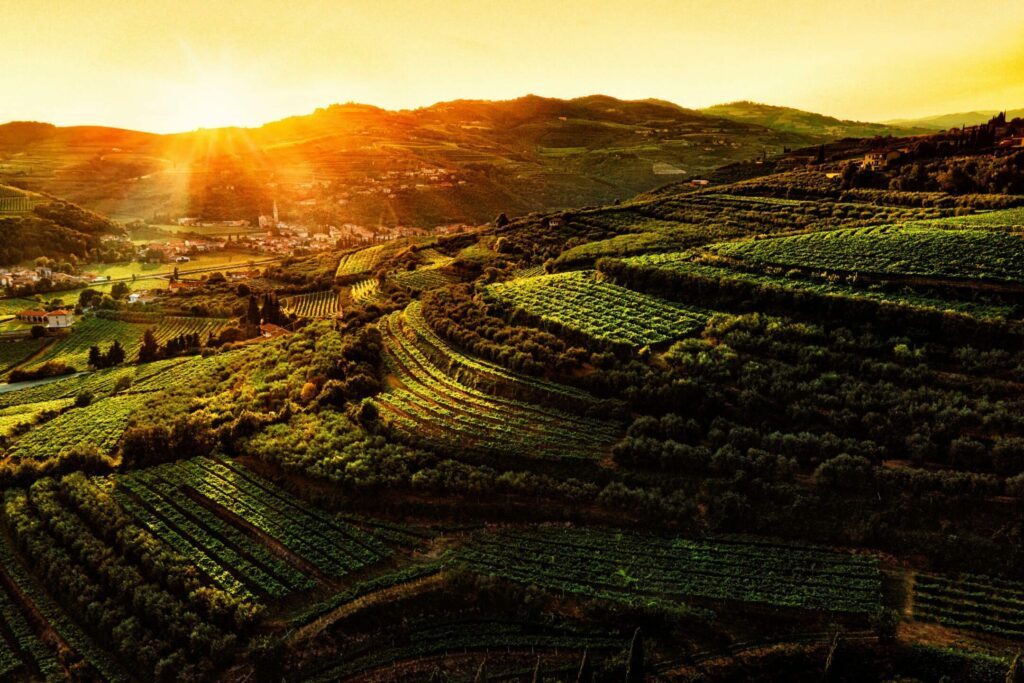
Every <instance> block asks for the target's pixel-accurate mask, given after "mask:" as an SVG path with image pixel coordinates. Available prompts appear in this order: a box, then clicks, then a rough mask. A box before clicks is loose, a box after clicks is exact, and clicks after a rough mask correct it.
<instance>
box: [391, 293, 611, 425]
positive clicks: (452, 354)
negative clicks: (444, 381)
mask: <svg viewBox="0 0 1024 683" xmlns="http://www.w3.org/2000/svg"><path fill="white" fill-rule="evenodd" d="M394 323H395V325H397V329H396V328H395V326H392V327H391V329H392V330H393V331H394V332H395V333H396V334H397V333H404V334H405V336H406V338H407V339H409V341H410V342H411V343H413V344H414V345H415V346H416V347H417V348H419V349H421V350H422V351H423V352H424V354H425V355H426V356H427V357H429V358H430V359H431V360H432V361H434V362H435V363H436V364H438V365H439V366H440V367H441V368H443V369H444V370H445V371H446V373H447V374H448V375H450V376H452V377H453V378H455V379H457V380H459V381H462V382H464V383H465V384H468V385H470V386H472V387H474V388H478V389H482V388H487V389H488V391H489V392H491V393H499V394H502V393H503V392H502V390H501V388H502V387H505V388H507V390H508V391H509V392H510V393H511V394H512V395H522V396H525V397H530V398H535V399H536V400H539V401H542V402H552V403H562V404H563V405H565V404H567V403H568V404H572V405H574V406H579V407H590V406H593V405H595V404H596V403H597V400H596V399H595V398H594V397H593V396H592V395H591V394H589V393H587V392H585V391H582V390H580V389H576V388H573V387H569V386H566V385H564V384H558V383H555V382H548V381H546V380H542V379H538V378H536V377H531V376H530V375H524V374H522V373H519V372H513V371H511V370H508V369H506V368H505V367H503V366H501V365H498V364H497V363H491V362H490V361H486V360H482V359H479V358H475V357H473V356H470V355H468V354H465V353H462V352H461V351H459V350H458V349H456V348H455V347H454V346H452V345H451V344H449V343H448V342H446V341H445V340H444V339H442V338H441V337H440V336H438V334H437V333H436V332H434V330H433V329H432V328H431V327H430V325H429V324H427V321H426V319H424V317H423V308H422V305H421V304H420V302H419V301H413V302H411V303H410V304H409V305H408V306H406V308H405V311H404V312H403V313H402V315H401V316H398V318H397V320H395V321H394Z"/></svg>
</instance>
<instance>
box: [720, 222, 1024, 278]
mask: <svg viewBox="0 0 1024 683" xmlns="http://www.w3.org/2000/svg"><path fill="white" fill-rule="evenodd" d="M712 249H713V250H714V251H715V252H716V253H718V254H720V255H722V256H727V257H729V258H733V259H737V260H740V261H743V262H745V263H750V264H754V265H759V266H778V267H784V268H787V267H788V268H797V267H798V268H809V269H817V270H833V271H842V272H850V273H865V274H884V275H903V276H923V277H935V278H953V279H966V280H989V281H994V282H1006V283H1020V282H1021V281H1022V276H1021V272H1024V239H1022V238H1021V237H1020V236H1019V235H1014V234H1010V233H1005V232H1000V231H991V230H967V229H963V230H943V229H939V228H920V227H894V226H882V227H875V228H862V229H856V230H834V231H830V232H820V233H813V234H808V235H797V236H793V237H780V238H775V239H767V240H755V241H752V242H732V243H728V244H720V245H716V246H714V247H712Z"/></svg>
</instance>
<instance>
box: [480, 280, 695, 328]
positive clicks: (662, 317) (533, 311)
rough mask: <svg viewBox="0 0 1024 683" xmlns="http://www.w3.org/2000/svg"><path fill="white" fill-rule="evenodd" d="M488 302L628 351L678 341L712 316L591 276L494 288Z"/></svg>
mask: <svg viewBox="0 0 1024 683" xmlns="http://www.w3.org/2000/svg"><path fill="white" fill-rule="evenodd" d="M487 297H488V299H489V300H491V301H494V302H496V303H499V304H501V305H504V306H507V307H509V308H512V309H516V310H520V311H523V312H525V313H527V314H528V315H530V316H533V317H536V318H538V319H540V320H542V321H544V322H549V323H555V324H556V325H559V326H561V327H564V328H566V329H568V330H571V331H573V332H577V333H580V334H584V335H587V336H589V337H593V338H594V339H599V340H602V341H608V342H613V343H619V344H627V345H629V346H642V345H645V344H657V343H660V342H665V341H669V340H672V339H678V338H680V337H684V336H686V335H688V334H692V333H693V332H695V331H697V330H699V329H701V328H702V327H703V326H704V324H705V323H706V322H707V320H708V318H709V317H710V314H709V313H708V312H707V311H704V310H702V309H699V308H695V307H690V306H686V305H683V304H678V303H675V302H671V301H666V300H664V299H659V298H657V297H653V296H650V295H647V294H641V293H640V292H636V291H633V290H630V289H626V288H625V287H620V286H618V285H615V284H611V283H609V282H601V281H599V280H597V279H596V278H595V277H594V272H593V271H574V272H569V273H559V274H556V275H542V276H540V277H533V278H527V279H523V280H512V281H509V282H501V283H497V284H493V285H490V286H489V287H488V288H487Z"/></svg>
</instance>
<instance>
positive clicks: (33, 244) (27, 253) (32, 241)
mask: <svg viewBox="0 0 1024 683" xmlns="http://www.w3.org/2000/svg"><path fill="white" fill-rule="evenodd" d="M123 233H124V230H123V228H121V227H119V226H118V225H117V224H116V223H114V222H112V221H110V220H109V219H108V218H106V217H105V216H101V215H99V214H97V213H95V212H93V211H89V210H88V209H84V208H82V207H81V206H78V205H76V204H73V203H71V202H67V201H63V200H59V199H56V198H53V197H49V196H44V195H41V194H37V193H34V192H28V191H24V190H21V189H19V188H16V187H10V186H4V185H0V265H4V266H9V265H14V264H16V263H19V262H21V261H26V260H30V259H34V258H37V257H39V256H46V257H48V258H53V259H58V260H61V261H64V260H67V259H68V258H69V257H75V258H78V259H83V260H84V259H87V258H96V257H97V256H98V250H99V249H100V246H101V242H102V238H103V237H104V236H110V235H120V234H123Z"/></svg>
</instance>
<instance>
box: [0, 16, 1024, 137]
mask: <svg viewBox="0 0 1024 683" xmlns="http://www.w3.org/2000/svg"><path fill="white" fill-rule="evenodd" d="M0 17H2V18H0V26H2V29H0V65H2V67H3V68H2V73H3V88H2V90H0V93H2V94H0V121H6V120H12V119H19V120H25V119H31V120H41V121H50V122H53V123H57V124H62V125H72V124H85V123H89V124H103V125H115V126H122V127H127V128H136V129H143V130H151V131H157V132H171V131H179V130H191V129H193V128H196V127H199V126H219V125H228V124H237V125H257V124H260V123H263V122H266V121H271V120H274V119H278V118H282V117H284V116H289V115H294V114H302V113H308V112H310V111H312V110H313V109H315V108H316V107H320V106H325V105H327V104H330V103H333V102H346V101H356V102H364V103H369V104H376V105H379V106H382V107H387V108H410V107H418V106H424V105H429V104H432V103H434V102H437V101H442V100H449V99H456V98H481V99H507V98H512V97H517V96H520V95H524V94H527V93H535V94H538V95H546V96H555V97H576V96H581V95H588V94H593V93H605V94H609V95H613V96H616V97H622V98H631V99H639V98H647V97H657V98H662V99H667V100H671V101H673V102H677V103H679V104H681V105H683V106H689V107H701V106H707V105H711V104H716V103H719V102H728V101H732V100H737V99H751V100H757V101H761V102H768V103H771V104H784V105H788V106H795V107H799V108H802V109H809V110H812V111H819V112H822V113H826V114H831V115H835V116H840V117H843V118H855V119H861V120H884V119H890V118H896V117H904V116H921V115H928V114H939V113H949V112H958V111H965V110H971V109H995V108H1015V107H1024V0H988V1H987V2H979V3H965V2H962V1H960V0H958V1H956V2H953V1H951V0H855V1H854V0H764V1H756V2H755V1H750V0H700V1H696V0H674V1H672V0H644V1H643V2H625V1H613V0H583V1H578V0H500V1H495V0H467V1H463V0H458V1H442V0H403V1H398V0H245V1H243V0H173V1H166V0H0Z"/></svg>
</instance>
